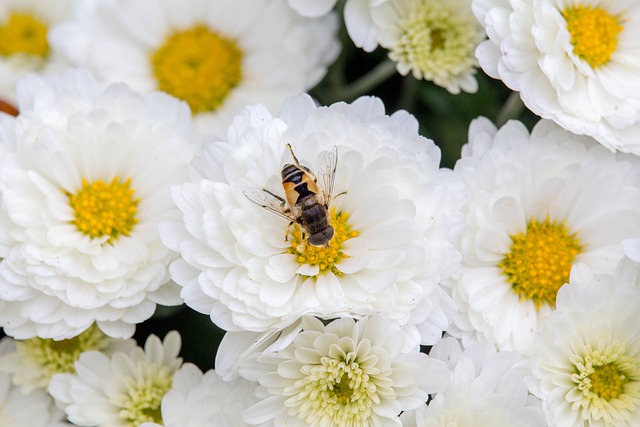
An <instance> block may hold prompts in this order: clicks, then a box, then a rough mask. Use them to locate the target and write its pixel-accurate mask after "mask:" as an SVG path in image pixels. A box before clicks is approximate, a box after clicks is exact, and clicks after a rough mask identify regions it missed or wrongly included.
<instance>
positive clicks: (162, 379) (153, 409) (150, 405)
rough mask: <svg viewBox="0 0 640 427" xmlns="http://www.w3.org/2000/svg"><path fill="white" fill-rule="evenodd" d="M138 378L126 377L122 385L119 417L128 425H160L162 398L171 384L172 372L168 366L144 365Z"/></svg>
mask: <svg viewBox="0 0 640 427" xmlns="http://www.w3.org/2000/svg"><path fill="white" fill-rule="evenodd" d="M143 372H144V374H143V376H142V377H140V378H133V377H127V380H126V382H125V384H124V385H123V390H124V395H123V396H122V397H121V399H123V401H122V402H121V403H120V404H121V407H122V409H121V410H120V413H119V415H120V417H121V418H122V419H123V420H125V421H126V422H127V426H129V427H137V426H139V425H140V424H142V423H146V422H148V423H156V424H161V425H162V411H161V409H162V408H161V406H162V398H163V397H164V395H165V394H167V392H168V391H169V390H171V385H172V384H173V375H174V372H173V371H172V370H171V369H170V368H169V367H168V366H162V365H149V366H145V367H144V370H143Z"/></svg>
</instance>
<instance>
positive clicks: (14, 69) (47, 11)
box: [0, 0, 73, 111]
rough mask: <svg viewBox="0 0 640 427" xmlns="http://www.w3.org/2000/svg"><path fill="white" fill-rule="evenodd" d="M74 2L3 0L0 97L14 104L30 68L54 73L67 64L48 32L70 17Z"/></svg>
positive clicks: (1, 8) (0, 43)
mask: <svg viewBox="0 0 640 427" xmlns="http://www.w3.org/2000/svg"><path fill="white" fill-rule="evenodd" d="M72 3H73V2H72V0H57V1H54V2H50V1H40V0H3V1H2V2H0V100H3V101H5V102H8V103H10V104H12V105H13V106H14V107H15V106H16V105H15V104H16V102H17V98H18V97H17V93H16V85H17V83H18V81H19V80H20V78H22V77H23V76H25V75H26V74H27V73H30V72H37V73H40V74H52V73H55V72H59V71H61V70H63V69H64V68H65V67H66V66H67V65H68V63H67V62H66V61H65V60H64V58H63V57H62V55H60V53H59V52H58V51H57V50H56V49H54V48H53V47H52V46H51V45H50V44H49V41H48V36H49V33H50V30H51V29H52V28H54V27H56V26H58V25H61V24H62V23H64V22H66V21H68V20H70V19H71V17H72ZM0 111H3V110H1V109H0Z"/></svg>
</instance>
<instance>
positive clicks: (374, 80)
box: [340, 59, 396, 101]
mask: <svg viewBox="0 0 640 427" xmlns="http://www.w3.org/2000/svg"><path fill="white" fill-rule="evenodd" d="M395 73H396V64H395V62H393V61H390V60H388V59H387V60H384V61H382V62H381V63H379V64H378V65H377V66H376V67H375V68H373V69H372V70H371V71H369V72H368V73H367V74H365V75H364V76H362V77H360V78H359V79H358V80H356V81H354V82H353V83H351V84H350V85H349V86H347V87H346V88H345V89H344V91H343V92H342V93H341V94H340V98H341V99H343V100H346V101H350V100H353V99H355V98H357V97H358V96H360V95H363V94H365V93H367V92H368V91H370V90H371V89H373V88H375V87H376V86H378V85H379V84H380V83H382V82H383V81H385V80H387V79H388V78H389V77H391V76H393V75H394V74H395Z"/></svg>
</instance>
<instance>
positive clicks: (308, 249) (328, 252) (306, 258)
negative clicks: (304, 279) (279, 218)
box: [286, 208, 359, 276]
mask: <svg viewBox="0 0 640 427" xmlns="http://www.w3.org/2000/svg"><path fill="white" fill-rule="evenodd" d="M331 226H332V227H333V230H334V234H333V238H332V239H331V241H330V242H329V246H313V245H310V244H309V243H308V242H307V241H306V240H305V241H304V242H303V241H302V233H301V232H300V227H298V225H297V224H294V226H293V227H291V230H292V231H291V232H290V233H289V234H288V236H287V239H288V240H289V241H290V242H291V247H290V248H289V249H288V250H287V251H286V253H289V254H293V255H295V256H296V261H298V262H299V263H300V264H309V265H314V266H315V265H317V266H318V268H319V269H320V271H319V273H318V274H323V273H326V272H328V271H331V272H332V273H333V274H335V275H336V276H342V275H343V273H342V272H341V271H340V270H338V268H336V264H339V263H340V261H341V260H342V259H343V258H347V255H346V254H345V253H344V252H342V244H343V243H344V242H345V241H346V240H348V239H351V238H353V237H356V236H357V235H358V234H359V233H358V231H356V230H353V229H352V226H351V224H350V223H349V214H347V213H346V212H342V211H341V212H338V211H337V210H336V208H332V209H331Z"/></svg>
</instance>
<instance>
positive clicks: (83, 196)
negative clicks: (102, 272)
mask: <svg viewBox="0 0 640 427" xmlns="http://www.w3.org/2000/svg"><path fill="white" fill-rule="evenodd" d="M134 192H135V191H134V189H132V188H131V179H127V180H126V181H124V182H120V179H119V178H118V177H117V176H116V177H115V178H113V180H112V181H111V182H110V183H106V182H103V181H102V180H100V179H98V180H96V181H94V182H92V183H89V182H88V181H87V180H86V179H84V178H83V179H82V188H81V189H80V190H78V191H77V192H76V193H75V194H71V193H68V192H66V195H67V197H68V200H69V206H71V208H72V209H73V212H74V218H75V219H74V220H73V221H71V223H72V224H73V225H75V226H76V227H77V228H78V231H80V232H81V233H83V234H86V235H88V236H89V237H92V238H96V237H103V236H108V237H109V238H108V240H107V242H108V243H113V242H114V241H115V240H116V239H117V238H118V237H120V236H128V235H130V233H131V231H132V230H133V226H134V225H135V224H137V222H138V219H137V218H136V213H137V210H138V202H139V201H140V199H136V198H134Z"/></svg>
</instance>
